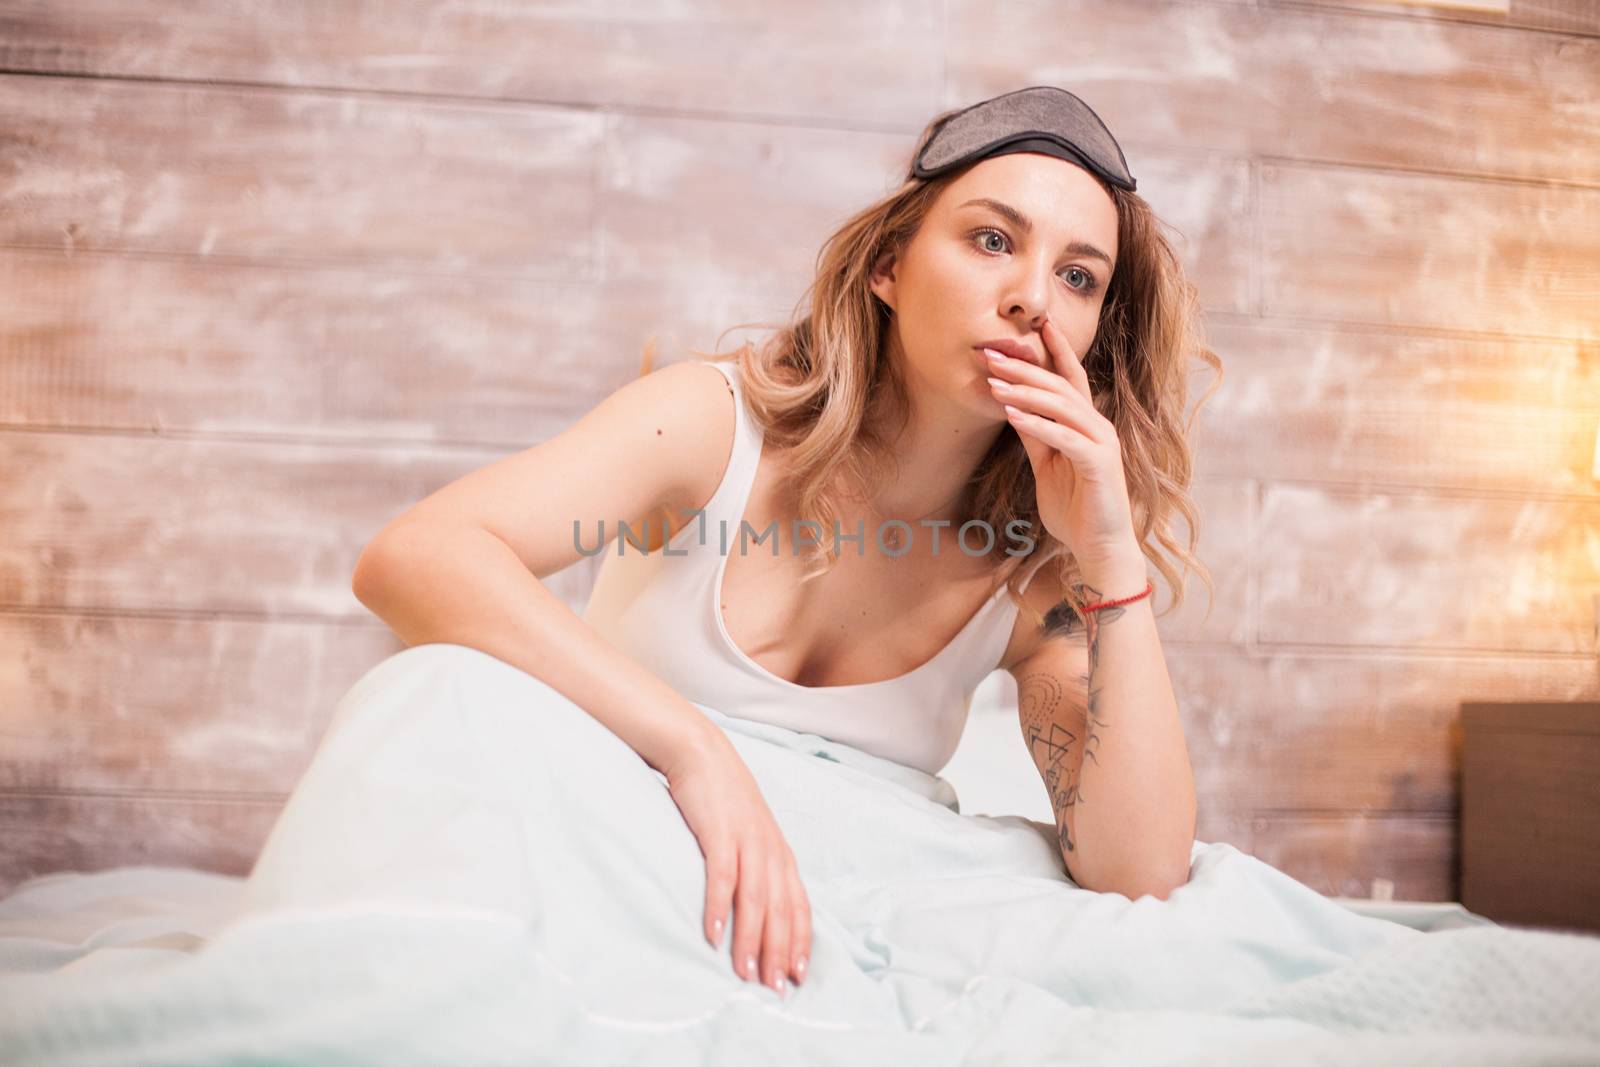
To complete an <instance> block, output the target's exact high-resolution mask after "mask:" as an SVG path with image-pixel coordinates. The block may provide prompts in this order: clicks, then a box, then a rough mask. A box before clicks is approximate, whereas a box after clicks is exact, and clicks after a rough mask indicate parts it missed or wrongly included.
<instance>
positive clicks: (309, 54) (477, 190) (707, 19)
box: [0, 0, 1600, 899]
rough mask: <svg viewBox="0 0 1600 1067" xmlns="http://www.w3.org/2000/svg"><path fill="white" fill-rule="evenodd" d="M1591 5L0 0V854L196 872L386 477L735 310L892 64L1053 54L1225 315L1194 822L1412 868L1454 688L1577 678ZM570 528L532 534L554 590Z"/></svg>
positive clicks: (264, 785) (1596, 104) (1435, 893)
mask: <svg viewBox="0 0 1600 1067" xmlns="http://www.w3.org/2000/svg"><path fill="white" fill-rule="evenodd" d="M1597 20H1600V15H1597V14H1596V12H1595V8H1594V6H1593V5H1588V4H1583V3H1579V2H1577V0H1526V2H1524V0H1514V2H1513V4H1512V10H1511V12H1510V13H1509V14H1508V15H1506V16H1484V15H1472V14H1469V13H1460V12H1451V13H1445V12H1440V11H1420V10H1417V9H1410V8H1402V7H1399V6H1398V5H1393V4H1389V5H1383V4H1368V3H1363V2H1361V0H1303V2H1302V0H1184V2H1158V0H1067V2H1060V0H1051V2H1044V0H1037V2H1033V0H1030V2H1019V3H1009V4H1006V5H1002V6H1000V7H995V6H993V5H985V4H980V3H978V2H977V0H949V2H948V3H947V4H944V5H942V6H940V5H925V4H914V3H909V2H905V0H897V2H892V3H886V4H874V5H851V4H845V3H842V2H839V0H828V2H825V3H821V4H813V5H803V6H800V7H792V8H777V7H771V6H767V7H762V8H760V9H753V8H750V7H749V6H748V5H744V4H738V3H732V2H729V0H691V2H689V3H672V4H667V3H644V4H629V5H617V4H605V5H579V6H574V5H559V4H539V3H535V4H528V5H505V4H496V3H488V2H484V0H469V2H467V3H452V4H439V3H428V2H419V3H414V4H407V5H400V6H394V5H383V6H381V7H380V6H379V5H376V4H373V3H370V2H363V0H335V2H331V3H315V4H313V3H311V2H309V0H276V2H275V3H273V4H270V5H244V4H226V3H224V4H219V5H209V6H193V5H191V6H189V7H184V8H178V9H174V8H171V7H170V6H163V7H160V8H157V7H155V6H153V5H149V4H138V3H133V4H129V3H121V2H117V3H114V2H112V0H85V2H83V3H78V4H74V5H70V6H64V5H59V4H52V3H47V2H44V0H32V2H24V3H12V4H7V5H5V6H4V7H3V8H0V70H3V71H4V72H5V73H0V115H4V116H5V117H4V118H3V119H0V470H4V471H5V472H6V477H5V478H3V479H0V524H3V526H4V529H5V530H6V532H7V534H8V536H7V537H5V538H3V539H0V725H3V729H4V731H5V735H6V737H7V739H8V741H10V742H11V743H10V744H9V745H8V746H7V749H6V752H5V755H4V757H3V758H0V834H3V835H4V836H3V838H0V839H3V840H5V841H6V843H7V847H6V848H5V849H0V892H3V891H4V890H5V888H7V887H9V886H10V885H13V884H15V882H16V881H18V880H20V879H22V878H25V877H28V876H30V875H32V874H38V873H46V872H49V871H52V870H58V869H70V868H77V869H99V868H103V867H107V866H115V865H118V864H120V863H127V862H159V863H173V864H180V865H192V866H198V867H204V868H210V869H214V870H222V871H227V872H232V873H244V872H246V871H247V870H248V867H249V862H250V860H251V858H252V857H253V855H254V851H255V849H257V848H259V845H260V843H261V841H262V840H264V838H265V834H266V831H267V829H268V828H269V827H270V824H271V820H272V819H273V818H274V817H275V814H276V811H277V809H278V807H279V806H281V803H282V800H283V799H284V797H285V796H286V795H287V792H288V791H289V790H290V789H292V787H293V783H294V781H295V780H296V778H297V776H298V774H299V773H300V772H301V770H302V769H303V767H304V766H305V763H306V761H307V760H308V759H309V758H310V755H311V752H312V751H313V750H314V746H315V744H316V741H317V740H318V738H319V737H320V736H321V731H322V730H323V729H324V728H325V726H326V723H327V721H328V719H329V717H330V716H331V714H332V711H333V709H334V707H335V705H336V703H337V701H338V699H339V698H340V697H341V696H342V695H343V693H344V692H345V691H346V690H347V689H348V687H349V686H350V685H351V684H352V683H353V682H354V680H355V679H356V678H358V677H359V676H360V675H361V674H362V673H363V672H364V670H366V669H367V668H369V667H370V666H372V665H373V664H375V663H376V662H378V661H379V660H380V659H382V658H383V657H384V656H385V655H387V654H388V653H389V652H391V651H394V650H397V649H398V648H399V647H400V646H399V643H398V641H397V639H395V638H394V636H393V635H392V634H390V633H389V632H388V631H387V629H386V628H384V627H383V626H382V625H381V623H379V622H378V621H377V620H375V619H374V618H373V617H372V616H371V615H370V613H368V612H366V611H365V609H363V608H362V607H361V605H360V604H359V603H358V602H357V601H356V600H355V599H354V597H353V595H352V594H351V593H350V589H349V580H350V574H351V570H352V568H353V566H354V563H355V559H356V556H357V555H358V554H359V551H360V549H361V548H362V547H363V546H364V544H365V543H366V541H367V540H368V539H370V537H371V536H372V535H373V534H374V533H376V531H377V529H378V528H379V527H380V526H381V525H382V524H383V523H384V522H386V521H387V520H388V519H390V518H392V517H394V516H395V515H397V514H399V513H400V512H401V511H403V510H405V509H406V508H407V507H409V506H410V505H411V504H412V503H414V502H415V501H416V500H418V499H420V498H421V497H422V496H425V495H427V494H428V493H429V492H431V491H432V490H434V489H436V488H438V487H440V486H442V485H444V484H446V483H447V482H448V481H450V480H452V479H454V478H456V477H459V476H460V475H461V474H464V473H466V472H467V471H469V470H471V469H475V468H477V467H480V466H482V465H484V464H486V463H488V462H490V461H492V460H493V459H495V458H498V457H500V456H502V455H505V454H507V453H508V452H510V451H512V450H516V449H523V448H527V447H530V446H531V445H533V444H535V443H537V442H539V441H542V440H546V439H548V438H549V437H550V436H552V435H554V434H556V433H559V432H560V431H561V430H562V429H564V428H565V427H567V426H569V425H571V423H572V422H574V421H575V420H576V419H577V418H578V417H580V416H581V415H582V414H583V413H584V412H585V411H587V410H588V409H590V408H591V407H593V405H594V404H595V403H597V402H598V401H599V400H600V399H601V398H603V397H604V396H605V395H607V394H608V393H609V392H611V391H612V390H614V389H615V388H617V387H618V386H620V385H621V384H623V383H624V382H626V381H628V380H629V379H630V378H631V377H632V376H634V375H635V374H636V373H638V371H639V370H640V368H641V366H642V365H646V364H651V365H659V364H661V363H665V362H672V361H676V360H678V359H683V358H687V356H688V349H690V348H698V349H701V350H711V349H712V348H714V347H717V345H718V342H719V339H721V335H722V334H723V331H725V330H727V329H728V328H729V327H733V326H735V325H736V324H739V323H749V322H754V323H758V324H759V323H763V322H765V323H768V324H771V323H774V322H776V321H778V320H781V319H783V318H784V317H786V316H787V314H788V313H789V312H790V310H791V309H792V308H793V306H794V305H795V303H796V302H797V301H798V300H799V299H800V297H801V294H802V290H803V289H804V287H805V286H806V285H807V284H809V282H810V280H811V278H810V272H811V270H812V269H813V268H814V257H815V254H816V251H817V249H818V247H819V245H820V242H821V241H822V239H823V238H824V237H825V236H826V235H827V234H828V233H829V232H830V231H831V229H832V228H833V227H834V226H836V225H837V224H838V223H839V222H841V221H842V220H843V219H845V218H846V217H848V216H849V215H850V214H852V213H854V212H855V211H857V210H859V209H860V208H861V207H862V206H863V205H864V204H865V203H867V202H869V201H871V200H873V199H876V198H877V197H879V196H881V195H883V194H884V193H886V192H888V191H890V190H892V189H893V188H895V187H896V185H897V183H898V182H899V180H900V178H901V174H900V172H899V170H898V167H899V166H900V165H902V164H903V163H904V162H905V155H906V154H907V153H908V152H909V150H910V148H911V146H912V138H913V137H914V136H915V134H916V133H917V131H918V130H920V128H921V127H922V125H923V124H924V123H925V122H926V121H927V120H928V119H929V118H931V117H932V116H933V115H934V114H935V113H937V112H938V111H939V110H942V109H944V108H949V107H955V106H960V105H965V104H967V103H971V102H975V101H976V100H979V99H981V98H983V97H984V96H987V95H992V94H994V93H998V92H1002V91H1006V90H1009V89H1013V88H1018V87H1021V86H1023V85H1028V84H1039V83H1051V84H1059V85H1062V86H1064V87H1067V88H1070V89H1072V90H1073V91H1075V92H1078V93H1079V94H1080V95H1081V96H1083V97H1084V98H1085V99H1086V100H1087V101H1089V102H1090V103H1091V105H1092V106H1093V107H1095V109H1096V110H1097V111H1098V112H1099V113H1100V114H1101V115H1102V116H1103V117H1104V118H1105V119H1106V121H1107V123H1108V124H1109V126H1110V127H1111V128H1112V129H1113V130H1115V131H1116V133H1117V136H1118V138H1119V140H1120V141H1121V143H1122V144H1123V146H1124V149H1125V151H1126V152H1127V155H1128V158H1129V162H1130V164H1131V166H1132V169H1133V171H1134V173H1135V174H1136V175H1137V176H1138V178H1139V181H1140V192H1141V193H1142V194H1143V195H1145V196H1146V198H1147V199H1149V200H1150V202H1151V204H1152V205H1153V206H1154V207H1155V209H1156V210H1157V212H1158V213H1159V214H1160V216H1161V217H1162V218H1163V220H1165V222H1166V223H1167V225H1168V236H1169V238H1170V239H1171V240H1172V242H1173V245H1174V247H1175V249H1176V250H1177V251H1178V254H1179V256H1180V257H1181V260H1182V263H1183V265H1184V267H1185V269H1186V270H1187V271H1188V272H1189V274H1190V278H1191V280H1192V281H1193V283H1194V284H1195V286H1196V288H1197V291H1198V293H1199V296H1200V299H1201V301H1202V304H1203V307H1204V309H1205V311H1206V314H1207V326H1208V332H1209V336H1208V340H1209V342H1210V343H1211V345H1212V347H1213V348H1215V349H1216V350H1217V351H1218V352H1219V354H1220V355H1221V356H1222V358H1223V360H1224V364H1225V377H1224V381H1223V384H1222V388H1221V390H1220V391H1219V392H1218V393H1217V394H1216V395H1215V396H1214V397H1213V398H1212V400H1211V402H1210V404H1209V405H1208V407H1207V408H1206V409H1205V410H1204V411H1202V413H1201V418H1200V420H1199V422H1198V424H1197V425H1196V428H1195V433H1196V437H1195V447H1196V456H1195V462H1196V474H1197V481H1196V483H1195V487H1194V489H1195V496H1196V501H1197V505H1198V507H1199V509H1200V512H1201V525H1200V545H1199V551H1200V553H1201V555H1202V557H1203V558H1204V560H1205V561H1206V563H1207V565H1208V566H1209V567H1210V569H1211V572H1212V576H1213V578H1214V580H1215V582H1216V590H1215V594H1214V596H1212V597H1208V595H1207V592H1206V589H1205V587H1204V586H1203V585H1202V584H1201V583H1199V582H1198V581H1197V580H1195V579H1191V580H1190V582H1189V585H1188V593H1189V600H1188V602H1186V603H1185V604H1184V605H1183V606H1182V607H1181V608H1180V609H1178V610H1177V611H1176V612H1173V613H1171V614H1170V615H1168V616H1167V617H1166V618H1164V619H1162V620H1161V623H1160V625H1161V629H1162V634H1163V641H1164V645H1165V647H1166V649H1167V655H1168V662H1169V665H1170V667H1171V670H1172V675H1173V680H1174V685H1175V687H1176V689H1177V691H1178V695H1179V700H1180V708H1181V711H1182V714H1183V716H1184V721H1185V728H1186V732H1187V735H1188V738H1189V744H1190V752H1191V758H1192V760H1193V763H1194V766H1195V771H1196V777H1197V781H1198V783H1199V786H1200V792H1201V798H1200V802H1201V826H1200V831H1199V833H1200V836H1201V838H1202V839H1204V840H1225V841H1231V842H1233V843H1235V844H1237V845H1238V846H1239V847H1241V848H1245V849H1249V850H1253V851H1255V852H1256V854H1257V855H1259V856H1261V857H1262V858H1263V859H1266V860H1267V861H1268V862H1271V863H1273V864H1274V865H1275V866H1279V867H1280V868H1282V869H1283V870H1285V871H1286V872H1287V873H1289V874H1290V875H1292V876H1294V877H1297V878H1300V879H1302V880H1303V881H1306V882H1307V883H1308V884H1311V885H1313V886H1314V887H1316V888H1318V889H1321V890H1323V891H1325V892H1334V893H1343V894H1347V895H1356V896H1360V895H1365V894H1366V893H1367V892H1369V890H1370V886H1371V883H1372V880H1373V879H1374V878H1386V879H1389V880H1390V881H1393V882H1394V883H1395V895H1396V896H1397V897H1398V898H1401V899H1406V898H1410V899H1452V898H1453V897H1454V895H1455V892H1456V885H1457V883H1456V882H1455V877H1456V875H1455V871H1456V869H1457V867H1458V850H1457V844H1456V841H1455V837H1454V834H1453V828H1454V826H1455V819H1456V808H1457V805H1458V804H1459V800H1460V798H1459V794H1458V785H1457V776H1458V774H1459V769H1460V743H1459V705H1460V702H1461V701H1462V700H1468V699H1471V700H1533V699H1540V700H1586V699H1587V700H1593V699H1595V698H1596V697H1597V696H1600V677H1597V674H1596V670H1595V659H1594V655H1595V634H1594V627H1595V619H1594V597H1595V596H1596V595H1597V594H1600V549H1597V547H1596V546H1597V545H1600V485H1597V484H1596V483H1595V481H1594V479H1593V478H1592V477H1591V476H1590V467H1591V464H1592V461H1593V451H1594V439H1595V433H1596V430H1597V429H1600V318H1597V316H1596V313H1595V310H1594V308H1595V304H1596V302H1595V296H1594V294H1595V293H1596V292H1600V268H1597V266H1596V264H1600V155H1597V154H1596V153H1595V152H1593V151H1592V149H1591V148H1590V147H1589V146H1591V145H1593V144H1595V143H1597V142H1600V98H1597V94H1596V92H1595V71H1596V69H1600V59H1597V55H1600V52H1597V48H1600V21H1597ZM732 336H733V340H734V343H737V341H738V340H741V339H743V338H742V336H741V335H740V333H737V332H736V333H735V334H733V335H732ZM722 347H724V348H726V347H731V345H729V344H728V343H727V342H725V341H724V342H723V345H722ZM1207 378H1208V375H1207V374H1205V373H1204V372H1202V373H1199V374H1197V376H1196V380H1195V383H1194V384H1195V391H1194V393H1193V394H1192V396H1197V395H1198V393H1199V392H1200V391H1201V390H1202V389H1204V388H1205V387H1206V386H1207V385H1208V384H1209V382H1208V380H1207ZM1176 532H1177V533H1178V534H1180V535H1186V534H1187V532H1188V531H1187V530H1185V529H1183V528H1182V527H1181V525H1180V527H1179V529H1178V530H1177V531H1176ZM592 577H593V567H592V565H591V564H588V563H585V564H583V565H577V566H574V567H572V568H569V569H568V570H567V571H564V572H562V573H560V574H557V575H553V576H551V578H550V584H551V586H552V588H553V589H555V590H556V591H557V593H558V595H559V596H560V597H561V598H562V599H563V600H564V601H565V602H567V603H568V604H569V606H571V607H573V608H574V609H575V610H576V609H580V608H581V607H582V605H583V603H584V600H585V599H586V597H587V593H588V588H589V585H590V583H591V582H592ZM1157 585H1158V589H1157V604H1158V607H1159V606H1161V605H1163V604H1165V603H1167V602H1169V600H1170V596H1169V594H1170V590H1167V589H1165V588H1164V587H1163V585H1162V583H1160V582H1158V583H1157ZM286 677H287V678H291V679H293V682H292V684H290V685H284V684H282V682H281V680H282V679H283V678H286ZM989 710H990V712H991V713H992V711H993V710H996V709H989ZM974 713H975V714H984V713H986V712H985V709H982V708H978V709H975V712H974ZM1012 714H1013V715H1014V710H1013V712H1012Z"/></svg>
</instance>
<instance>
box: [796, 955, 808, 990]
mask: <svg viewBox="0 0 1600 1067" xmlns="http://www.w3.org/2000/svg"><path fill="white" fill-rule="evenodd" d="M805 980H806V958H805V957H804V956H801V957H800V962H799V963H797V964H795V965H794V984H795V985H799V984H800V983H801V982H804V981H805Z"/></svg>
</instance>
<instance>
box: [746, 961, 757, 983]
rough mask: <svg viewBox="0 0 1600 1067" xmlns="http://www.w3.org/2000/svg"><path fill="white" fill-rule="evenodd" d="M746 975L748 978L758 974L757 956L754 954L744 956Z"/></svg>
mask: <svg viewBox="0 0 1600 1067" xmlns="http://www.w3.org/2000/svg"><path fill="white" fill-rule="evenodd" d="M744 976H745V977H746V978H754V977H755V976H756V958H755V957H754V956H746V957H745V958H744Z"/></svg>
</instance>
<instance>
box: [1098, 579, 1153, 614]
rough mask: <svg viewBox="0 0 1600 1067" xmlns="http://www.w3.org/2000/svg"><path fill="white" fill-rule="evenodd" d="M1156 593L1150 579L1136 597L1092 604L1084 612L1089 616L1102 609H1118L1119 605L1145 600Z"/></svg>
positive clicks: (1146, 580)
mask: <svg viewBox="0 0 1600 1067" xmlns="http://www.w3.org/2000/svg"><path fill="white" fill-rule="evenodd" d="M1155 591H1156V586H1155V583H1154V582H1152V581H1151V580H1150V579H1148V578H1146V579H1145V581H1144V592H1142V593H1139V594H1136V595H1134V596H1126V597H1123V598H1122V599H1121V600H1102V601H1101V602H1100V603H1098V604H1090V605H1089V606H1088V607H1086V608H1084V609H1083V611H1084V614H1088V613H1089V612H1091V611H1099V610H1100V609H1101V608H1113V607H1116V606H1117V605H1118V604H1131V603H1133V602H1134V601H1135V600H1143V599H1144V598H1145V597H1147V596H1149V595H1150V594H1151V593H1153V592H1155Z"/></svg>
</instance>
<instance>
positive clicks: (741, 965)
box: [663, 738, 811, 996]
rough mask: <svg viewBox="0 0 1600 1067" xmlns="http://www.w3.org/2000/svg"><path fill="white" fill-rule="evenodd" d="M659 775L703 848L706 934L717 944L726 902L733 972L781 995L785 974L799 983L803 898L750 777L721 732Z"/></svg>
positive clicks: (804, 946)
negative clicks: (730, 922) (731, 919)
mask: <svg viewBox="0 0 1600 1067" xmlns="http://www.w3.org/2000/svg"><path fill="white" fill-rule="evenodd" d="M663 773H664V774H665V775H666V778H667V787H668V789H669V790H670V791H671V793H672V799H673V801H674V803H676V804H677V805H678V810H679V811H681V812H682V813H683V818H684V821H685V822H687V823H688V824H689V829H690V830H691V831H692V832H693V833H694V836H695V837H696V838H697V839H698V840H699V842H700V851H701V852H702V853H704V854H705V858H706V910H705V935H706V940H708V941H710V942H711V944H712V946H713V947H720V945H721V941H722V936H721V935H722V931H723V930H726V929H727V926H728V920H729V909H730V906H731V907H732V908H734V909H735V914H734V916H733V917H734V919H735V920H736V921H735V922H734V924H733V966H734V970H735V971H736V972H738V973H739V974H740V975H741V976H743V977H744V978H746V979H753V978H755V977H756V975H757V974H758V973H759V974H760V975H761V979H760V980H761V981H763V982H765V983H766V984H767V985H769V986H771V987H772V988H773V989H774V990H776V991H777V992H778V993H779V995H780V996H781V995H783V994H784V993H785V992H786V989H785V985H786V983H787V981H788V980H790V979H792V980H793V981H794V982H795V984H797V985H798V984H799V983H801V982H803V981H805V976H806V965H807V962H808V960H809V957H810V955H811V904H810V901H809V900H808V899H807V896H806V888H805V884H804V883H803V882H801V880H800V872H799V870H798V869H797V867H796V866H795V859H794V853H793V852H792V851H791V850H790V848H789V843H788V841H786V840H784V837H783V833H782V831H781V830H779V828H778V823H777V820H776V819H774V818H773V815H772V809H770V808H769V807H767V802H766V799H765V798H764V797H763V796H762V795H761V788H760V786H758V785H757V784H756V780H755V776H754V775H752V774H751V773H750V768H749V767H748V766H746V765H745V762H744V760H743V759H742V758H741V757H740V756H739V752H738V750H737V749H736V748H734V747H733V745H732V744H731V743H728V742H727V740H726V738H722V739H721V743H713V744H711V745H708V746H704V747H702V748H698V749H696V750H695V751H694V752H692V753H686V754H685V756H684V758H683V759H682V760H680V761H679V762H678V763H677V764H676V765H674V766H673V767H671V768H667V769H664V771H663ZM758 960H759V963H758V962H757V961H758Z"/></svg>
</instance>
